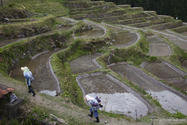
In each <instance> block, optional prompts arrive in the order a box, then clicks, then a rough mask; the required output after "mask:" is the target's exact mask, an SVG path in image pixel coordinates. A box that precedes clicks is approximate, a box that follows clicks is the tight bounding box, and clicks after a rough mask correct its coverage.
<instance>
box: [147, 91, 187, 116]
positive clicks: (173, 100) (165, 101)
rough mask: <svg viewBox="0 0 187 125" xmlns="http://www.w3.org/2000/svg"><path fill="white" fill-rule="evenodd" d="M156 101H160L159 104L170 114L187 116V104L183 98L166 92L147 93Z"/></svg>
mask: <svg viewBox="0 0 187 125" xmlns="http://www.w3.org/2000/svg"><path fill="white" fill-rule="evenodd" d="M147 92H148V93H149V94H151V96H152V97H153V98H155V99H158V101H159V103H160V104H161V105H162V107H163V108H164V109H165V110H168V111H169V112H170V113H176V112H177V111H179V112H181V113H183V114H185V115H187V108H186V107H187V102H186V101H185V100H184V99H182V98H181V97H179V96H177V95H175V94H173V93H171V92H170V91H167V90H164V91H162V92H153V91H147Z"/></svg>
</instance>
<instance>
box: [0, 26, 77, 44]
mask: <svg viewBox="0 0 187 125" xmlns="http://www.w3.org/2000/svg"><path fill="white" fill-rule="evenodd" d="M72 27H73V26H70V27H64V28H60V29H55V30H52V31H49V32H46V33H42V34H39V35H34V36H31V37H27V38H18V39H8V40H2V41H0V47H3V46H6V45H8V44H11V43H14V42H19V41H21V40H25V39H28V38H35V37H37V36H42V35H47V34H53V33H55V32H60V31H65V30H68V29H71V28H72Z"/></svg>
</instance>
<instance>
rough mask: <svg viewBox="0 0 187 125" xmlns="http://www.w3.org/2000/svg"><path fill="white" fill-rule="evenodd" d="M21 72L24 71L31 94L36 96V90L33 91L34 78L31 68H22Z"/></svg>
mask: <svg viewBox="0 0 187 125" xmlns="http://www.w3.org/2000/svg"><path fill="white" fill-rule="evenodd" d="M21 70H22V71H23V76H24V77H25V79H26V82H27V86H28V88H29V91H28V92H29V93H31V92H32V93H33V95H32V96H35V95H36V94H35V92H34V90H33V89H32V87H31V83H32V81H33V76H32V72H31V71H29V68H28V67H26V66H25V67H21Z"/></svg>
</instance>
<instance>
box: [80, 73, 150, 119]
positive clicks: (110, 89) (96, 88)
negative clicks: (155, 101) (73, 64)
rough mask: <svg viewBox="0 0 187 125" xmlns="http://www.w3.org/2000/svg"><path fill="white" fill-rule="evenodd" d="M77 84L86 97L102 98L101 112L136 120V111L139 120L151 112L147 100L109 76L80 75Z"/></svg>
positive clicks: (95, 74)
mask: <svg viewBox="0 0 187 125" xmlns="http://www.w3.org/2000/svg"><path fill="white" fill-rule="evenodd" d="M77 82H78V83H79V86H80V87H81V89H82V91H83V94H84V96H85V95H86V94H89V95H91V96H93V97H96V96H98V97H100V99H101V100H102V104H103V108H101V109H100V110H104V111H107V112H113V113H119V114H125V115H127V116H129V117H132V118H136V114H135V110H137V111H138V114H137V118H140V117H144V116H146V115H147V113H148V112H150V111H148V108H147V105H146V104H144V101H145V100H144V101H142V100H143V98H141V97H140V96H135V95H133V94H132V93H136V92H134V91H132V90H131V89H130V88H129V87H127V86H126V85H124V84H123V83H121V82H119V81H118V80H116V79H114V78H113V77H112V76H110V75H108V74H103V73H101V72H97V73H92V74H90V75H88V74H84V75H80V76H78V77H77ZM148 106H149V105H148ZM149 108H150V107H149Z"/></svg>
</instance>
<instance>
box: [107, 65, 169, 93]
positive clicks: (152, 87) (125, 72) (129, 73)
mask: <svg viewBox="0 0 187 125" xmlns="http://www.w3.org/2000/svg"><path fill="white" fill-rule="evenodd" d="M110 69H112V71H114V72H116V73H118V74H120V75H122V76H124V77H125V78H127V79H128V80H130V81H132V83H134V84H136V85H138V86H139V87H141V88H143V89H145V90H146V91H157V92H159V91H163V90H165V87H163V86H161V85H159V84H155V83H154V82H153V81H152V80H151V79H149V78H147V77H145V76H144V75H142V74H140V73H139V72H137V71H136V70H134V69H133V68H131V67H129V66H128V65H126V64H115V65H113V66H110Z"/></svg>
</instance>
